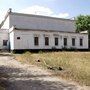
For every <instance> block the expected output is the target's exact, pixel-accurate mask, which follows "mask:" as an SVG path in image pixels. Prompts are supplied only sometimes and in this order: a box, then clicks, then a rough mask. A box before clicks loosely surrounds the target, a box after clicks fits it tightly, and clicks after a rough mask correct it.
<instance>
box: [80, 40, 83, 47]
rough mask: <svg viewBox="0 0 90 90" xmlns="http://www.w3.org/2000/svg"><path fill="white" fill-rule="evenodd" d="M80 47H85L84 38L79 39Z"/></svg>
mask: <svg viewBox="0 0 90 90" xmlns="http://www.w3.org/2000/svg"><path fill="white" fill-rule="evenodd" d="M79 45H80V46H81V47H82V46H83V38H80V39H79Z"/></svg>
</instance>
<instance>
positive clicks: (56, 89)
mask: <svg viewBox="0 0 90 90" xmlns="http://www.w3.org/2000/svg"><path fill="white" fill-rule="evenodd" d="M0 73H1V74H4V75H7V76H8V77H5V78H7V79H6V81H4V83H5V82H6V83H7V84H6V83H5V84H6V90H77V87H76V86H74V85H71V84H65V83H61V82H58V81H54V82H52V81H48V80H47V81H44V80H39V79H38V78H41V79H42V78H43V77H44V78H45V77H48V75H44V74H43V75H33V74H32V73H31V74H30V72H29V73H27V71H26V70H23V69H21V68H11V67H6V66H0ZM49 77H51V76H50V75H49ZM4 83H3V84H4Z"/></svg>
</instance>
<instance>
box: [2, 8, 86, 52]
mask: <svg viewBox="0 0 90 90" xmlns="http://www.w3.org/2000/svg"><path fill="white" fill-rule="evenodd" d="M75 31H76V28H75V20H70V19H62V18H56V17H49V16H41V15H32V14H23V13H16V12H12V11H11V9H10V10H9V11H8V12H7V14H6V16H5V18H4V20H3V21H2V23H1V24H0V49H10V50H12V51H13V50H46V49H63V48H67V49H71V48H75V49H88V34H84V33H76V32H75Z"/></svg>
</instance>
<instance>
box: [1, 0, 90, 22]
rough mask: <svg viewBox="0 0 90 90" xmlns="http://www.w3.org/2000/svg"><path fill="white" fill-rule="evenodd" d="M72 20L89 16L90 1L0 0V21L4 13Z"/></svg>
mask: <svg viewBox="0 0 90 90" xmlns="http://www.w3.org/2000/svg"><path fill="white" fill-rule="evenodd" d="M9 8H12V11H13V12H22V13H28V14H30V13H31V14H40V15H47V16H54V17H60V18H72V17H76V16H78V15H80V14H83V15H87V14H88V15H90V0H0V21H1V20H2V18H3V17H4V14H5V13H6V11H7V10H8V9H9Z"/></svg>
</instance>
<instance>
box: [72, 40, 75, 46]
mask: <svg viewBox="0 0 90 90" xmlns="http://www.w3.org/2000/svg"><path fill="white" fill-rule="evenodd" d="M73 41H74V42H73ZM75 45H76V39H75V38H72V46H75Z"/></svg>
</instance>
